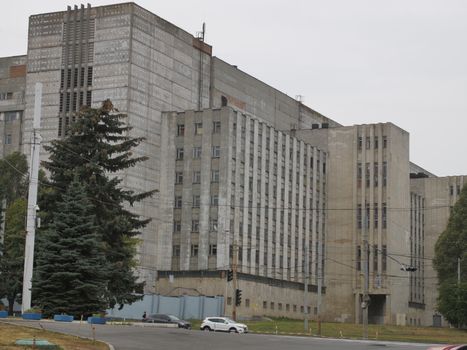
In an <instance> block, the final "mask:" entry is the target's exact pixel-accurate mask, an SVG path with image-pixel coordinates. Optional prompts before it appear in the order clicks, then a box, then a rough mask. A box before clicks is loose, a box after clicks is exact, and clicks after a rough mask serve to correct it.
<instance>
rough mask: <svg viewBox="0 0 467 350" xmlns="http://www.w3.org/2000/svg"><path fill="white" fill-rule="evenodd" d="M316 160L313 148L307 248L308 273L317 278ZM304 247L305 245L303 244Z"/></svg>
mask: <svg viewBox="0 0 467 350" xmlns="http://www.w3.org/2000/svg"><path fill="white" fill-rule="evenodd" d="M318 159H319V151H318V149H317V148H316V147H313V166H312V173H313V183H312V198H313V199H312V209H311V232H310V234H311V237H312V238H311V240H312V242H311V244H310V247H309V250H310V254H311V259H310V261H311V262H312V264H311V269H309V270H310V273H311V275H312V276H315V277H316V276H317V275H318V271H317V269H316V262H317V261H318V251H317V249H316V248H317V242H318V232H317V225H318V224H317V222H318V213H319V205H318V197H319V193H318V191H317V189H318V178H319V169H318ZM305 245H306V244H305Z"/></svg>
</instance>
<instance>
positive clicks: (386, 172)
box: [383, 162, 388, 186]
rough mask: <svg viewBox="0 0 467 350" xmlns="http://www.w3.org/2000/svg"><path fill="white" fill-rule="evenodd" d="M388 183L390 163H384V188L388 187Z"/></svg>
mask: <svg viewBox="0 0 467 350" xmlns="http://www.w3.org/2000/svg"><path fill="white" fill-rule="evenodd" d="M387 182H388V163H387V162H383V186H386V184H387Z"/></svg>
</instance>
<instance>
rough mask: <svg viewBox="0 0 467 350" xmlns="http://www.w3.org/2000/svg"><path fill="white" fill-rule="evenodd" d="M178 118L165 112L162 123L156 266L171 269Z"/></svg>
mask: <svg viewBox="0 0 467 350" xmlns="http://www.w3.org/2000/svg"><path fill="white" fill-rule="evenodd" d="M176 128H177V119H176V114H175V113H170V114H164V115H163V118H162V125H161V148H160V150H161V156H160V159H161V172H160V174H161V176H160V190H159V197H160V203H161V214H162V215H161V218H160V221H159V222H160V224H159V229H158V230H157V233H156V234H157V236H156V239H157V242H159V244H158V245H157V251H156V252H155V254H156V264H157V265H156V266H159V267H160V269H161V270H162V269H164V270H170V269H171V267H172V266H171V265H172V264H171V263H172V236H173V208H174V198H175V187H174V177H175V162H176V160H175V152H176V146H175V130H176Z"/></svg>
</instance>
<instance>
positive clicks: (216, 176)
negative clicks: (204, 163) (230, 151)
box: [211, 170, 219, 182]
mask: <svg viewBox="0 0 467 350" xmlns="http://www.w3.org/2000/svg"><path fill="white" fill-rule="evenodd" d="M211 182H219V170H212V171H211Z"/></svg>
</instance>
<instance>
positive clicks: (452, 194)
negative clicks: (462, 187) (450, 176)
mask: <svg viewBox="0 0 467 350" xmlns="http://www.w3.org/2000/svg"><path fill="white" fill-rule="evenodd" d="M449 194H450V195H451V196H454V186H453V185H450V186H449Z"/></svg>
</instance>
